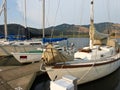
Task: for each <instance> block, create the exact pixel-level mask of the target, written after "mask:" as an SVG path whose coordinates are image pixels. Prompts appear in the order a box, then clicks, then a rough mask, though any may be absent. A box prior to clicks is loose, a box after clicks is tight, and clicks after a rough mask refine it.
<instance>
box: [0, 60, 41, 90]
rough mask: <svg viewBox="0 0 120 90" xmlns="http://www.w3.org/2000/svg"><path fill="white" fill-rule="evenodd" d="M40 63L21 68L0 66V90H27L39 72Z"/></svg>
mask: <svg viewBox="0 0 120 90" xmlns="http://www.w3.org/2000/svg"><path fill="white" fill-rule="evenodd" d="M40 64H41V62H37V63H33V64H28V65H22V66H13V65H12V66H0V90H29V89H30V87H31V86H32V83H33V82H34V80H35V77H36V75H37V73H39V74H42V72H40Z"/></svg>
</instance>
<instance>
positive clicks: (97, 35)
mask: <svg viewBox="0 0 120 90" xmlns="http://www.w3.org/2000/svg"><path fill="white" fill-rule="evenodd" d="M107 38H108V34H103V33H100V32H98V31H96V30H95V32H94V39H95V40H102V39H107Z"/></svg>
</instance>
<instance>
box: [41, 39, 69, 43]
mask: <svg viewBox="0 0 120 90" xmlns="http://www.w3.org/2000/svg"><path fill="white" fill-rule="evenodd" d="M62 40H67V38H43V43H47V42H48V43H50V42H57V41H62Z"/></svg>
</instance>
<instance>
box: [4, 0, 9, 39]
mask: <svg viewBox="0 0 120 90" xmlns="http://www.w3.org/2000/svg"><path fill="white" fill-rule="evenodd" d="M4 23H5V24H4V33H5V40H7V36H8V33H7V1H6V0H5V3H4Z"/></svg>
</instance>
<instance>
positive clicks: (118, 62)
mask: <svg viewBox="0 0 120 90" xmlns="http://www.w3.org/2000/svg"><path fill="white" fill-rule="evenodd" d="M93 8H94V0H91V17H90V28H89V29H90V30H89V31H90V32H89V35H90V40H89V43H90V44H89V46H88V47H83V48H82V49H81V50H78V51H77V52H75V53H74V59H73V60H68V59H67V58H66V57H65V56H64V55H63V54H62V53H60V52H59V51H58V50H56V49H55V48H54V47H53V46H52V45H51V44H49V45H48V46H47V47H46V50H45V52H44V53H43V55H42V60H43V65H41V66H40V67H41V68H40V70H41V71H45V72H47V73H48V75H49V77H50V79H51V80H52V81H55V80H58V79H61V78H62V76H65V75H72V76H74V77H76V78H77V84H83V83H87V82H90V81H93V80H96V79H99V78H102V77H104V76H107V75H109V74H111V73H112V72H114V71H115V70H117V69H118V68H119V67H120V45H119V44H118V43H117V41H116V40H114V39H111V38H110V37H109V35H106V34H102V33H99V32H98V31H96V30H95V27H94V16H93V13H94V9H93ZM42 67H45V70H44V69H42Z"/></svg>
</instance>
